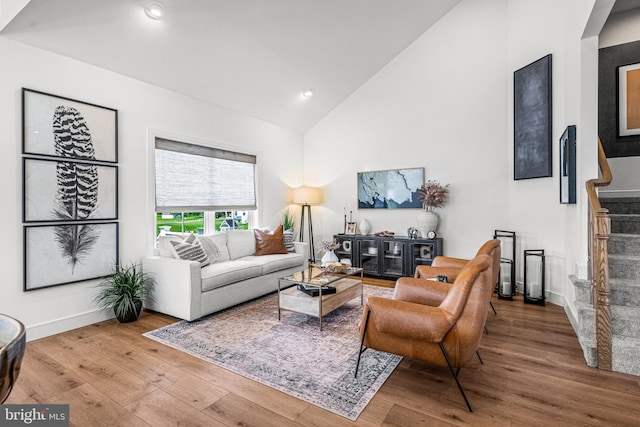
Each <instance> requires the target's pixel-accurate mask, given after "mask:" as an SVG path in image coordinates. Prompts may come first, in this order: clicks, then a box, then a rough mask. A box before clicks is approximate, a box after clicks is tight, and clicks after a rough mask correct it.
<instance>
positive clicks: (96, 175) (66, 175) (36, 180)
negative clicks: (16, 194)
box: [22, 157, 118, 223]
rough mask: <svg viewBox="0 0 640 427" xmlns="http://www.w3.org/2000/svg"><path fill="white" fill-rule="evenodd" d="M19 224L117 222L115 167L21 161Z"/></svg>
mask: <svg viewBox="0 0 640 427" xmlns="http://www.w3.org/2000/svg"><path fill="white" fill-rule="evenodd" d="M22 162H23V165H22V173H23V176H22V183H23V192H22V196H23V199H22V220H23V222H25V223H30V222H45V221H46V222H61V221H90V220H102V221H104V220H114V219H117V218H118V167H117V166H114V165H99V164H92V163H84V162H78V161H75V160H65V161H61V160H59V159H39V158H28V157H23V159H22Z"/></svg>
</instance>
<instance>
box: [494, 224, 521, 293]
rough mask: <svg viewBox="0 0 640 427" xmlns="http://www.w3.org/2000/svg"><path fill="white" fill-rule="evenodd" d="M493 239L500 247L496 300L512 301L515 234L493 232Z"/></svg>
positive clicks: (502, 231)
mask: <svg viewBox="0 0 640 427" xmlns="http://www.w3.org/2000/svg"><path fill="white" fill-rule="evenodd" d="M493 238H494V239H498V240H500V246H501V248H500V253H501V257H500V275H499V276H498V283H497V287H498V299H506V300H513V296H514V295H515V294H516V233H515V232H514V231H504V230H494V232H493Z"/></svg>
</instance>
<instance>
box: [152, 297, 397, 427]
mask: <svg viewBox="0 0 640 427" xmlns="http://www.w3.org/2000/svg"><path fill="white" fill-rule="evenodd" d="M391 293H392V290H391V289H386V288H381V287H376V286H367V285H365V286H364V294H365V298H366V297H367V296H368V295H378V296H391ZM361 316H362V306H361V305H360V298H356V299H354V300H351V301H350V302H348V303H347V304H345V305H344V306H342V307H340V308H338V309H337V310H335V311H333V312H332V313H330V314H328V315H327V316H325V317H323V321H322V331H320V328H319V323H318V319H317V318H315V317H310V316H307V315H304V314H298V313H293V312H288V311H282V321H280V322H279V321H278V300H277V293H276V294H271V295H267V296H265V297H262V298H259V299H257V300H254V301H251V302H249V303H246V304H243V305H240V306H237V307H234V308H231V309H229V310H226V311H222V312H219V313H216V314H212V315H210V316H207V317H205V318H202V319H200V320H197V321H195V322H191V323H189V322H186V321H181V322H178V323H174V324H173V325H169V326H166V327H164V328H160V329H156V330H155V331H151V332H147V333H145V334H144V335H145V336H146V337H148V338H151V339H153V340H156V341H159V342H161V343H163V344H166V345H168V346H171V347H173V348H176V349H178V350H181V351H184V352H186V353H189V354H191V355H193V356H196V357H199V358H201V359H203V360H206V361H208V362H211V363H214V364H216V365H218V366H221V367H223V368H225V369H228V370H230V371H233V372H236V373H238V374H240V375H243V376H245V377H247V378H250V379H252V380H255V381H258V382H260V383H262V384H265V385H268V386H270V387H273V388H275V389H277V390H280V391H283V392H285V393H287V394H290V395H292V396H295V397H297V398H299V399H302V400H305V401H307V402H309V403H312V404H314V405H317V406H319V407H321V408H324V409H327V410H329V411H331V412H334V413H336V414H338V415H341V416H343V417H345V418H348V419H350V420H355V419H357V418H358V415H360V413H361V412H362V410H363V409H364V408H365V407H366V406H367V404H368V403H369V401H370V400H371V398H372V397H373V396H374V395H375V393H376V392H377V391H378V389H379V388H380V386H382V384H383V383H384V381H385V380H386V379H387V377H388V376H389V375H390V374H391V372H393V370H394V369H395V367H396V366H397V365H398V363H400V361H401V360H402V358H401V357H400V356H396V355H392V354H388V353H383V352H378V351H374V350H367V351H365V352H364V353H363V354H362V360H361V361H360V370H359V372H358V378H357V379H356V378H354V376H353V374H354V371H355V366H356V360H357V357H358V350H359V348H360V338H359V335H358V323H359V322H360V318H361Z"/></svg>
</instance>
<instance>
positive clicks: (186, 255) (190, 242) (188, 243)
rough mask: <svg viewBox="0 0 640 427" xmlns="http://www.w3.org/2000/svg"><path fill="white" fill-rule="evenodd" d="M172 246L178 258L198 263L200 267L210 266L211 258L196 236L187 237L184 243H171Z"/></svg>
mask: <svg viewBox="0 0 640 427" xmlns="http://www.w3.org/2000/svg"><path fill="white" fill-rule="evenodd" d="M171 246H173V251H174V255H175V257H176V258H180V259H183V260H188V261H197V262H199V263H200V267H204V266H206V265H209V257H208V256H207V253H206V252H205V250H204V248H203V247H202V245H201V244H200V241H199V240H198V238H197V237H196V236H195V235H194V234H191V235H189V236H187V238H186V239H184V241H182V242H176V241H171Z"/></svg>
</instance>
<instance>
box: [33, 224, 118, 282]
mask: <svg viewBox="0 0 640 427" xmlns="http://www.w3.org/2000/svg"><path fill="white" fill-rule="evenodd" d="M118 256H119V254H118V223H117V222H105V223H85V224H60V225H30V226H25V227H24V290H25V291H32V290H35V289H42V288H48V287H51V286H57V285H63V284H67V283H72V282H79V281H83V280H90V279H96V278H100V277H106V276H108V275H110V274H113V269H114V267H115V266H116V265H117V264H118V262H119V259H118Z"/></svg>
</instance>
